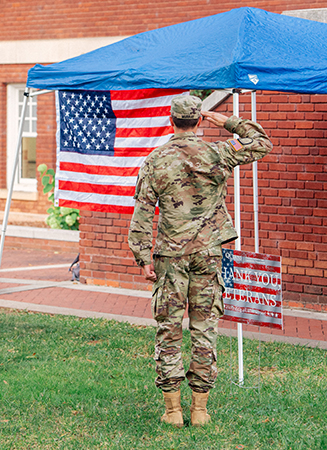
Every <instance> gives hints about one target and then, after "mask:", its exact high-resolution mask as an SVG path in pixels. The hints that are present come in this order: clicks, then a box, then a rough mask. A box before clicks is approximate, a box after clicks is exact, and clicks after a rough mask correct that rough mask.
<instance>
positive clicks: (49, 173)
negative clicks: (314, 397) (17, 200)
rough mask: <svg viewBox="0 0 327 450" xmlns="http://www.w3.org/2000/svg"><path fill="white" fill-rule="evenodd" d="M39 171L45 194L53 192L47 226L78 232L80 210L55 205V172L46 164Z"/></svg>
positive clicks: (49, 198) (49, 197) (50, 197)
mask: <svg viewBox="0 0 327 450" xmlns="http://www.w3.org/2000/svg"><path fill="white" fill-rule="evenodd" d="M37 170H38V171H39V172H40V176H41V182H42V185H43V193H44V194H49V193H50V192H51V194H50V195H49V196H48V200H49V201H50V202H51V203H52V206H51V207H50V208H49V209H48V210H47V213H48V214H49V216H48V217H47V219H46V223H47V225H49V227H50V228H56V229H63V230H78V227H79V210H78V209H74V208H65V207H63V206H55V205H54V187H55V171H54V170H53V169H48V167H47V165H46V164H40V165H39V166H38V168H37Z"/></svg>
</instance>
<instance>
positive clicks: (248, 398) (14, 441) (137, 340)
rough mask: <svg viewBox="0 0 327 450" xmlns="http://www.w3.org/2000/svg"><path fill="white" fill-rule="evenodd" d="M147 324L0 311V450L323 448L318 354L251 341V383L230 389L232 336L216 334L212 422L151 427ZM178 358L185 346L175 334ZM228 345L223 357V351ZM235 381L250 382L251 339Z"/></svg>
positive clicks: (324, 385)
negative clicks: (216, 372) (257, 386)
mask: <svg viewBox="0 0 327 450" xmlns="http://www.w3.org/2000/svg"><path fill="white" fill-rule="evenodd" d="M154 334H155V329H154V328H153V327H147V328H145V327H139V326H132V325H129V324H122V323H117V322H114V321H106V320H100V319H78V318H76V317H67V316H50V315H42V314H31V313H26V312H15V311H10V312H6V311H4V310H2V311H1V312H0V342H1V345H0V449H1V450H7V449H8V450H9V449H10V450H14V449H24V450H29V449H42V450H45V449H65V450H66V449H67V450H68V449H78V450H81V449H127V450H130V449H158V450H164V449H167V450H173V449H174V450H177V449H199V450H209V449H222V450H229V449H246V450H247V449H267V450H268V449H269V450H270V449H293V450H300V449H305V450H308V449H311V450H317V449H319V450H320V449H327V412H326V411H327V382H326V373H327V372H326V366H327V357H326V355H327V352H326V351H325V350H320V349H311V348H306V347H300V346H292V345H288V344H282V343H261V361H260V365H261V371H260V379H261V389H260V395H259V394H258V390H257V389H241V388H239V387H238V386H233V385H231V383H230V381H229V378H230V364H232V366H233V367H232V374H233V376H235V377H237V368H236V361H237V342H236V340H235V339H232V340H230V338H228V337H227V338H226V337H219V339H218V367H219V375H218V379H217V383H216V388H215V389H214V390H213V391H212V392H211V394H210V397H209V402H208V410H209V413H210V414H211V417H212V422H211V423H210V424H209V425H207V426H205V427H201V428H194V427H192V426H191V425H190V413H189V406H190V399H191V391H190V390H189V388H188V387H187V385H186V383H185V385H183V388H182V406H183V410H184V420H185V427H184V428H182V429H176V428H172V427H171V426H169V425H167V424H161V423H160V417H161V415H162V414H163V412H164V406H163V405H164V404H163V400H162V395H161V392H160V391H159V390H157V389H156V388H155V386H154V378H155V370H154V361H153V350H154V349H153V340H154ZM184 341H185V343H184V348H183V351H184V353H185V363H186V364H187V362H188V357H187V354H188V353H189V349H190V339H189V333H188V332H185V340H184ZM230 345H231V347H232V357H231V353H230ZM244 358H245V361H244V370H245V374H246V379H245V386H246V387H249V386H251V385H255V384H257V382H258V341H251V340H244Z"/></svg>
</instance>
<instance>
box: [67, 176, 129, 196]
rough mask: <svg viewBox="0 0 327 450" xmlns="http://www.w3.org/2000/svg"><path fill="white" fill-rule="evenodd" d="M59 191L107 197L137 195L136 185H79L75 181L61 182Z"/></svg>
mask: <svg viewBox="0 0 327 450" xmlns="http://www.w3.org/2000/svg"><path fill="white" fill-rule="evenodd" d="M59 189H60V190H62V191H78V192H89V193H90V192H91V193H92V192H95V193H96V194H105V195H109V194H110V195H124V196H129V197H133V196H134V194H135V185H133V186H121V185H118V186H117V185H107V184H105V185H101V184H93V183H77V182H73V181H64V180H59Z"/></svg>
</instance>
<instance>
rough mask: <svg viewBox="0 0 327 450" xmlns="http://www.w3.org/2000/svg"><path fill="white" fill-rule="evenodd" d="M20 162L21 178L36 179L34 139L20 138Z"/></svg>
mask: <svg viewBox="0 0 327 450" xmlns="http://www.w3.org/2000/svg"><path fill="white" fill-rule="evenodd" d="M21 161H22V167H21V177H22V178H36V138H34V137H23V138H22V147H21Z"/></svg>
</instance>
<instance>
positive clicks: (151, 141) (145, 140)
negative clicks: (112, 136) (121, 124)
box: [115, 134, 172, 148]
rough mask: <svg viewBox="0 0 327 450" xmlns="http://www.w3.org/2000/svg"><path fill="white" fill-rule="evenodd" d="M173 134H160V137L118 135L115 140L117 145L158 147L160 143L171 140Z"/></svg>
mask: <svg viewBox="0 0 327 450" xmlns="http://www.w3.org/2000/svg"><path fill="white" fill-rule="evenodd" d="M171 136H172V134H168V135H164V136H159V137H155V136H152V137H141V138H137V137H131V138H129V137H126V138H120V137H117V138H116V140H115V147H118V148H120V147H133V148H138V147H140V148H142V147H149V148H153V147H157V146H159V145H163V144H166V142H168V141H169V138H170V137H171Z"/></svg>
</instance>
